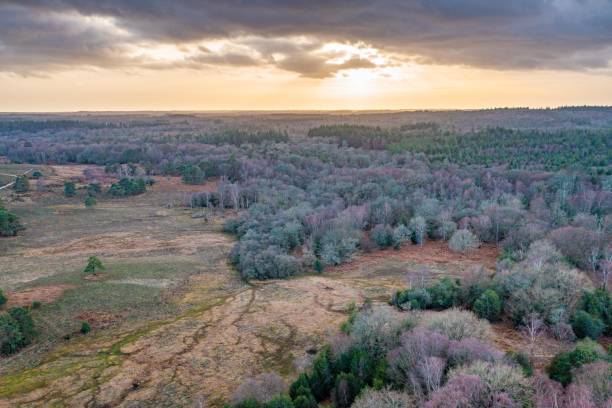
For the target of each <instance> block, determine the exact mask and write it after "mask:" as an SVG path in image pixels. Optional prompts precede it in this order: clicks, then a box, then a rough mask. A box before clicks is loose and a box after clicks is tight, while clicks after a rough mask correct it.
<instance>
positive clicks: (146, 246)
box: [23, 232, 228, 257]
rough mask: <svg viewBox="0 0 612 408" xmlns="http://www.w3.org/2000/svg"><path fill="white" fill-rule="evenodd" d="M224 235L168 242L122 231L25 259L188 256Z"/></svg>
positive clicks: (47, 249) (28, 254) (33, 251)
mask: <svg viewBox="0 0 612 408" xmlns="http://www.w3.org/2000/svg"><path fill="white" fill-rule="evenodd" d="M227 240H228V238H227V237H225V236H223V235H218V238H217V236H213V235H211V234H190V235H182V236H179V237H175V238H172V239H168V240H164V239H160V238H159V237H153V236H147V235H144V236H143V234H141V233H129V232H120V233H114V234H102V235H92V236H87V237H84V238H80V239H76V240H73V241H69V242H68V243H62V244H59V245H52V246H47V247H42V248H34V249H29V250H27V251H25V252H24V254H23V256H24V257H36V256H45V255H63V256H65V255H87V254H100V255H105V254H108V255H117V254H125V253H151V252H156V251H164V250H167V251H173V252H178V253H181V254H184V255H193V254H195V253H197V251H198V250H199V249H200V248H202V247H205V246H207V245H214V244H219V243H225V242H227Z"/></svg>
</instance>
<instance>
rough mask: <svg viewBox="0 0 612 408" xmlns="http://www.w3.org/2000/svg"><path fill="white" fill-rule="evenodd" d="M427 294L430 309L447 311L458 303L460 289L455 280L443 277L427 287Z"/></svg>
mask: <svg viewBox="0 0 612 408" xmlns="http://www.w3.org/2000/svg"><path fill="white" fill-rule="evenodd" d="M427 292H429V295H430V296H431V307H432V308H434V309H448V308H449V307H453V306H456V305H457V304H458V303H459V294H460V292H461V289H460V288H459V284H458V283H457V281H456V280H453V279H450V278H448V277H445V278H442V279H440V280H439V281H438V282H437V283H435V284H434V285H432V286H431V287H429V288H428V289H427Z"/></svg>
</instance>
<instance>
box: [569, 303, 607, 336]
mask: <svg viewBox="0 0 612 408" xmlns="http://www.w3.org/2000/svg"><path fill="white" fill-rule="evenodd" d="M572 329H574V333H575V334H576V336H577V337H578V338H580V339H582V338H585V337H590V338H592V339H597V338H598V337H599V336H601V333H603V331H604V329H605V325H604V323H603V322H602V321H601V319H600V318H598V317H594V316H592V315H590V314H589V313H587V312H585V311H584V310H579V311H577V312H576V314H575V315H574V316H573V318H572Z"/></svg>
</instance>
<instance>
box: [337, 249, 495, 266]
mask: <svg viewBox="0 0 612 408" xmlns="http://www.w3.org/2000/svg"><path fill="white" fill-rule="evenodd" d="M498 255H499V249H498V248H497V247H496V246H495V245H490V244H485V245H482V246H481V247H480V248H478V249H476V250H474V251H470V252H468V253H465V254H462V253H457V252H453V251H451V250H450V249H448V244H447V243H446V242H444V241H426V242H425V243H424V244H423V245H422V246H420V245H409V244H408V245H404V246H402V247H401V248H400V249H399V250H395V249H385V250H378V251H374V252H370V253H365V254H359V255H357V256H356V257H355V258H354V259H353V260H351V261H350V262H347V263H345V264H342V265H339V266H336V267H332V268H328V270H329V271H330V272H345V271H350V270H353V269H355V268H356V267H357V266H359V267H363V266H365V267H367V266H368V265H372V264H379V263H381V262H385V261H406V262H414V263H418V264H423V265H450V266H454V265H459V266H461V267H466V266H467V267H469V266H479V265H482V266H484V267H485V268H487V269H491V270H492V269H495V262H496V259H497V256H498Z"/></svg>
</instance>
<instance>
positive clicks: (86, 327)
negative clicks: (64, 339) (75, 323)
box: [80, 322, 91, 334]
mask: <svg viewBox="0 0 612 408" xmlns="http://www.w3.org/2000/svg"><path fill="white" fill-rule="evenodd" d="M80 331H81V334H87V333H89V332H90V331H91V326H90V325H89V323H87V322H82V323H81V330H80Z"/></svg>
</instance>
